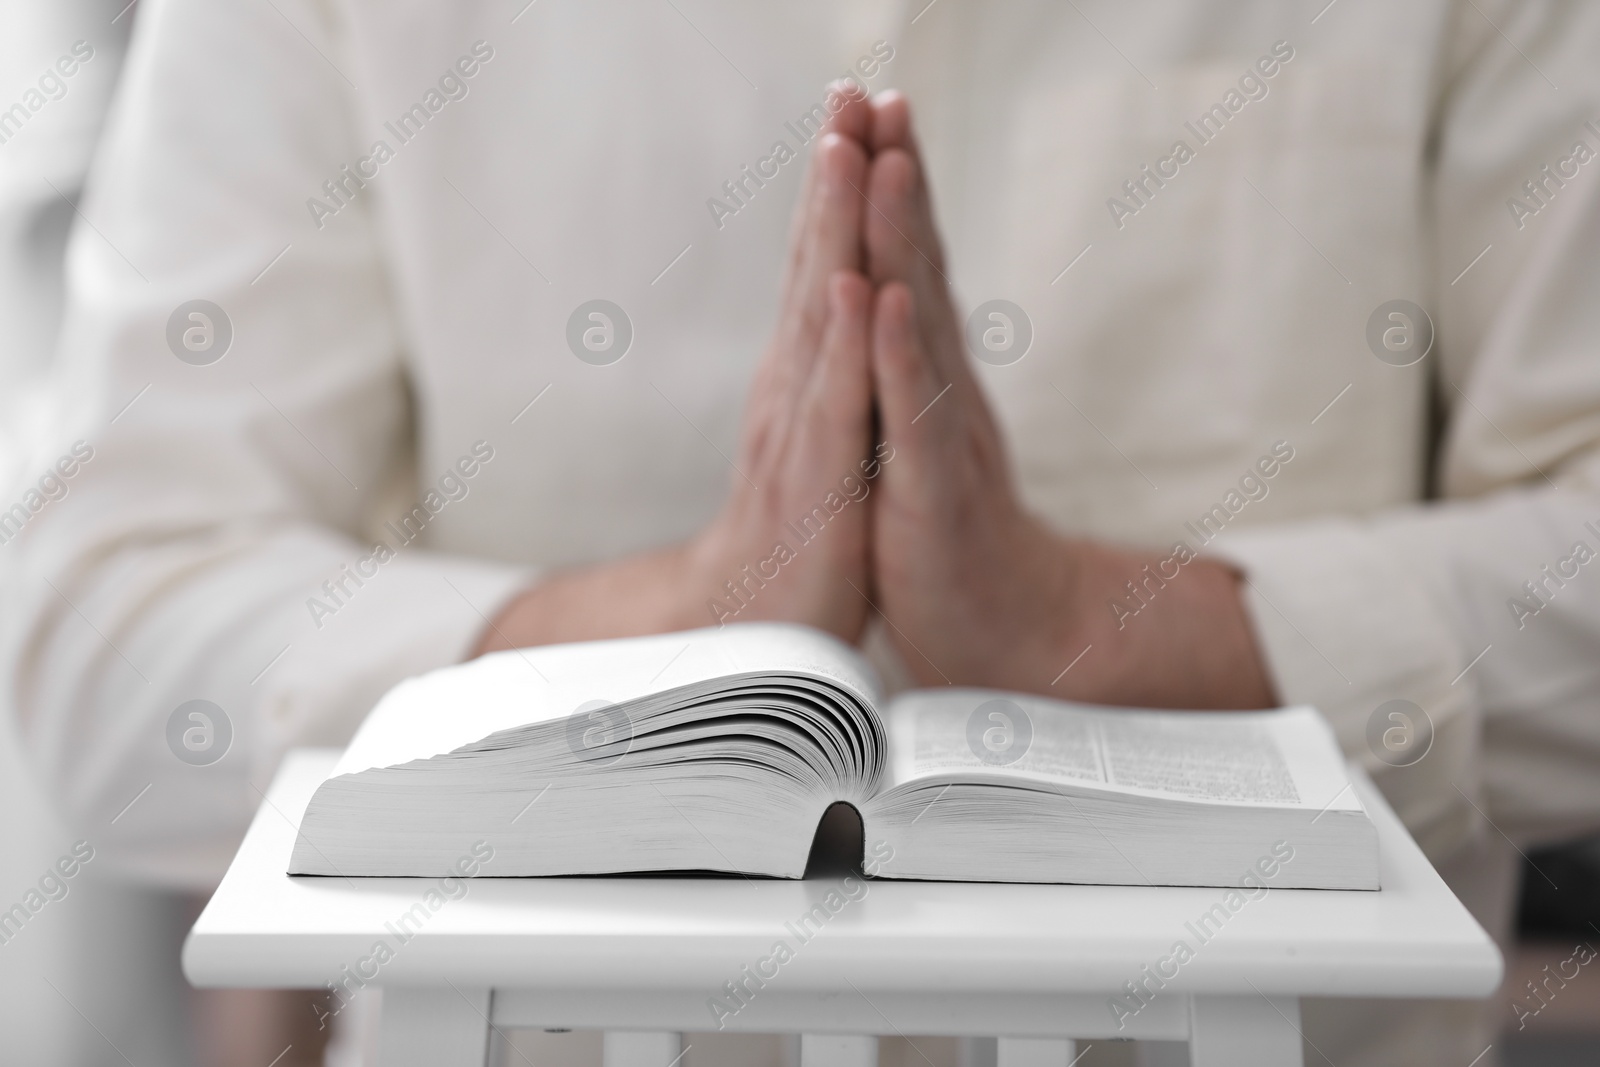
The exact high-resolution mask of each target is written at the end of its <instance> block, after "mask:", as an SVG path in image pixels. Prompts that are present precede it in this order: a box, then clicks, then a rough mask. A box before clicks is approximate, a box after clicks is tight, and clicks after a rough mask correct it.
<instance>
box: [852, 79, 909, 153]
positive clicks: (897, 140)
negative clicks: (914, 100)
mask: <svg viewBox="0 0 1600 1067" xmlns="http://www.w3.org/2000/svg"><path fill="white" fill-rule="evenodd" d="M864 143H866V144H867V146H868V147H869V148H870V149H871V150H872V153H873V155H877V154H878V153H879V152H883V151H885V150H887V149H890V148H903V149H905V150H906V151H907V152H910V153H911V154H912V155H913V156H920V153H919V152H918V151H917V143H916V139H915V136H914V134H913V133H912V130H911V103H910V101H908V100H907V99H906V95H905V94H904V93H902V92H900V91H899V90H898V89H888V90H885V91H884V92H881V93H879V94H878V95H877V96H874V97H873V98H872V121H871V125H870V138H869V139H868V140H867V141H866V142H864Z"/></svg>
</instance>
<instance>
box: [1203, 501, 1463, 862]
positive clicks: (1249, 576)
mask: <svg viewBox="0 0 1600 1067" xmlns="http://www.w3.org/2000/svg"><path fill="white" fill-rule="evenodd" d="M1205 554H1206V555H1210V556H1214V557H1217V558H1220V559H1223V560H1225V561H1227V562H1228V563H1231V564H1232V565H1233V566H1235V567H1237V568H1238V569H1239V570H1240V571H1242V572H1243V575H1244V579H1245V580H1244V584H1243V585H1242V586H1241V596H1242V599H1243V601H1244V605H1245V609H1246V612H1247V613H1248V615H1249V617H1250V620H1251V623H1252V626H1253V628H1254V631H1255V635H1256V642H1257V647H1258V648H1259V650H1260V652H1261V655H1262V658H1263V660H1264V661H1265V664H1266V667H1267V672H1268V675H1269V676H1270V677H1271V679H1272V681H1273V684H1274V685H1275V687H1276V689H1277V693H1278V698H1279V700H1280V701H1281V702H1282V703H1284V704H1310V705H1312V706H1313V707H1316V708H1317V709H1318V710H1320V711H1321V712H1322V714H1323V715H1324V716H1325V717H1326V718H1327V719H1328V721H1329V722H1330V723H1331V724H1332V726H1333V729H1334V733H1335V734H1336V735H1337V736H1338V738H1339V743H1340V745H1341V746H1342V747H1343V749H1344V751H1345V754H1346V755H1347V756H1349V757H1350V758H1352V759H1355V760H1358V761H1359V762H1360V763H1361V764H1362V766H1363V767H1365V768H1366V770H1367V771H1368V772H1369V773H1370V774H1371V775H1372V777H1373V780H1374V781H1375V782H1376V783H1377V785H1378V787H1379V788H1380V789H1381V790H1382V791H1383V794H1384V796H1385V797H1386V798H1387V799H1388V801H1389V803H1390V804H1391V805H1393V807H1394V809H1395V812H1396V813H1397V814H1398V815H1399V816H1400V819H1401V821H1402V822H1404V823H1405V825H1406V827H1407V828H1408V829H1409V830H1410V831H1411V833H1412V835H1413V836H1414V837H1415V838H1416V839H1417V842H1418V843H1419V844H1420V845H1421V846H1422V848H1423V850H1424V852H1426V853H1427V854H1428V855H1429V856H1430V857H1433V858H1438V857H1442V856H1444V855H1447V854H1449V853H1451V852H1453V851H1455V850H1456V849H1457V848H1459V847H1460V846H1461V845H1463V844H1465V843H1466V841H1467V840H1468V839H1469V838H1470V837H1471V836H1472V835H1473V834H1475V833H1477V832H1479V830H1480V829H1481V828H1480V826H1479V822H1480V819H1481V816H1480V815H1479V813H1478V811H1477V809H1476V808H1475V807H1474V803H1473V802H1472V801H1470V800H1469V797H1471V796H1473V795H1474V794H1475V793H1476V790H1477V775H1478V772H1479V761H1478V749H1479V739H1480V721H1481V711H1480V708H1479V702H1478V699H1477V695H1476V693H1475V691H1474V688H1473V684H1472V680H1471V678H1470V676H1469V675H1467V674H1466V672H1465V668H1466V667H1467V666H1468V662H1467V658H1468V656H1470V655H1472V653H1470V652H1465V650H1463V649H1461V648H1460V647H1458V642H1457V641H1455V640H1454V635H1453V633H1452V631H1451V628H1450V625H1449V620H1448V619H1447V618H1445V616H1444V615H1443V614H1442V612H1441V610H1440V606H1439V605H1437V604H1436V603H1435V602H1434V601H1433V600H1432V599H1431V598H1430V597H1429V596H1428V595H1427V593H1426V591H1425V590H1424V589H1423V587H1422V586H1421V585H1420V584H1419V583H1418V582H1416V581H1415V580H1414V579H1413V578H1412V577H1411V576H1410V575H1409V574H1408V573H1407V571H1406V568H1405V566H1404V564H1403V561H1402V559H1401V558H1400V557H1399V556H1398V555H1397V554H1396V553H1394V552H1392V551H1390V550H1389V549H1388V547H1387V546H1386V545H1385V543H1384V541H1383V538H1382V537H1381V535H1380V534H1379V533H1378V532H1377V531H1376V530H1375V529H1374V528H1373V527H1372V526H1371V525H1370V524H1363V523H1360V522H1356V521H1351V520H1347V519H1328V520H1318V521H1314V522H1306V523H1296V524H1292V525H1285V526H1275V527H1270V528H1262V529H1257V530H1250V529H1244V530H1236V531H1227V532H1224V533H1223V534H1222V535H1220V536H1219V537H1218V538H1217V539H1216V540H1214V541H1213V542H1211V544H1210V545H1209V546H1208V547H1207V549H1206V553H1205ZM1397 699H1398V700H1409V701H1411V702H1413V703H1414V704H1416V705H1417V706H1418V707H1420V708H1421V709H1422V711H1423V713H1424V714H1425V716H1426V718H1427V721H1428V722H1430V723H1431V724H1432V735H1433V736H1432V744H1431V746H1429V747H1428V748H1427V749H1426V750H1425V751H1424V752H1423V753H1422V754H1421V756H1420V757H1417V756H1416V754H1415V752H1414V751H1413V752H1408V753H1406V754H1405V755H1404V756H1403V757H1402V756H1397V755H1395V754H1393V753H1392V752H1387V751H1385V750H1384V745H1383V743H1382V736H1383V731H1384V729H1385V728H1387V727H1388V726H1390V725H1391V722H1392V720H1389V719H1388V717H1387V714H1384V715H1381V716H1379V719H1380V720H1381V722H1382V726H1380V727H1377V728H1375V729H1374V730H1373V731H1372V732H1371V733H1370V734H1369V721H1370V720H1372V719H1373V718H1374V715H1375V713H1376V712H1377V709H1378V707H1379V706H1380V705H1382V704H1384V703H1385V702H1386V701H1390V700H1397ZM1373 736H1375V737H1376V738H1377V740H1376V741H1373V740H1369V738H1370V737H1373ZM1384 756H1387V757H1388V758H1387V759H1385V758H1383V757H1384ZM1396 761H1401V762H1406V763H1407V765H1405V766H1395V765H1394V763H1395V762H1396Z"/></svg>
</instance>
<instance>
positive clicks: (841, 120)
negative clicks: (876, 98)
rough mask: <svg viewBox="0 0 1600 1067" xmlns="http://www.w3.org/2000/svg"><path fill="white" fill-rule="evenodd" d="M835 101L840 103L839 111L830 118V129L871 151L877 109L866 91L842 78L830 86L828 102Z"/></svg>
mask: <svg viewBox="0 0 1600 1067" xmlns="http://www.w3.org/2000/svg"><path fill="white" fill-rule="evenodd" d="M835 101H837V102H838V103H839V105H840V106H839V111H838V112H837V113H836V114H835V115H834V116H833V118H831V119H829V120H828V130H829V131H831V132H833V133H838V134H843V135H844V136H846V137H849V138H850V139H852V140H854V141H855V142H856V143H858V144H860V145H861V147H862V148H863V149H866V150H867V151H869V152H870V151H871V150H872V121H873V115H874V114H875V111H876V109H875V108H874V107H873V103H872V101H871V100H870V99H869V98H868V96H867V94H866V91H865V90H863V89H862V88H861V87H860V86H859V85H852V84H851V83H850V82H847V81H845V80H844V79H842V78H841V79H840V80H839V81H836V82H834V83H832V84H831V85H829V86H828V102H829V104H832V103H834V102H835Z"/></svg>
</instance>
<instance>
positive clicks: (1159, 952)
mask: <svg viewBox="0 0 1600 1067" xmlns="http://www.w3.org/2000/svg"><path fill="white" fill-rule="evenodd" d="M337 757H338V753H337V752H335V751H332V750H303V751H297V752H293V753H290V755H289V756H288V757H287V758H286V759H285V761H284V763H283V767H282V769H281V770H280V771H279V773H278V776H277V779H276V780H275V781H274V783H273V785H272V788H271V790H270V791H269V793H268V795H267V801H266V803H264V804H263V805H262V807H261V810H260V811H259V812H258V813H257V814H256V817H255V821H254V823H253V824H252V825H251V827H250V830H249V833H248V834H247V835H246V837H245V840H244V844H243V845H242V846H241V847H240V850H239V854H238V855H237V856H236V857H235V859H234V861H233V865H232V866H231V867H230V868H229V870H228V873H227V875H226V877H225V878H224V879H223V881H222V884H221V886H220V887H219V888H218V890H217V892H216V894H215V895H214V896H213V897H212V898H211V901H210V903H209V904H208V905H207V906H206V909H205V911H204V913H203V914H202V915H201V916H200V919H199V921H198V922H197V923H196V924H195V927H194V930H193V931H192V932H191V933H190V935H189V939H188V941H187V943H186V944H185V946H184V952H183V967H184V973H185V974H186V975H187V976H188V977H189V980H190V981H191V982H193V983H194V984H195V985H197V986H245V987H260V988H265V987H283V988H306V987H321V986H323V985H324V984H325V983H326V982H328V981H330V980H334V979H336V978H337V977H338V975H339V974H340V972H341V969H342V968H345V967H347V966H349V965H351V964H352V963H353V962H354V961H356V960H358V959H361V958H363V957H367V956H369V955H370V953H371V952H372V949H373V946H374V944H375V942H377V941H378V940H380V939H381V940H385V941H387V942H388V943H390V944H393V943H395V942H396V938H395V936H394V935H393V934H392V933H391V927H392V925H393V924H394V923H395V922H396V921H397V920H398V919H399V917H400V916H401V915H402V914H403V913H406V912H407V911H408V909H412V907H413V905H416V904H417V903H418V902H419V901H422V900H423V899H424V896H425V894H426V892H427V891H428V889H429V888H430V887H434V886H436V885H437V882H436V881H435V880H433V879H407V878H358V879H342V878H317V877H289V876H288V875H286V874H284V869H285V867H286V866H287V864H288V861H289V853H290V850H291V848H292V847H293V844H294V839H295V832H296V829H297V827H298V824H299V820H300V817H301V815H302V813H303V812H304V811H305V808H306V804H307V802H308V801H309V800H310V797H311V794H312V791H313V790H314V789H315V788H316V786H317V784H318V783H319V782H321V781H322V779H323V778H324V777H325V776H326V774H327V773H328V771H329V769H330V768H331V767H332V766H333V764H334V762H335V761H336V759H337ZM1353 773H1355V774H1356V775H1357V788H1358V789H1359V790H1360V792H1361V797H1362V800H1363V801H1364V803H1365V804H1366V805H1367V809H1368V811H1369V812H1370V813H1371V814H1372V818H1373V820H1374V822H1375V823H1376V824H1377V827H1378V835H1379V841H1380V849H1381V853H1382V880H1383V889H1382V890H1381V891H1379V892H1343V891H1331V890H1330V891H1313V890H1274V891H1272V892H1270V893H1268V894H1266V895H1265V896H1263V897H1261V898H1260V899H1258V900H1254V901H1251V902H1249V903H1248V904H1246V905H1245V906H1244V907H1243V908H1241V909H1240V910H1239V911H1238V912H1237V913H1236V914H1234V915H1233V916H1232V917H1231V918H1230V919H1229V920H1228V922H1227V924H1226V926H1225V928H1224V929H1223V930H1222V931H1221V933H1220V934H1218V935H1216V936H1215V937H1214V938H1213V939H1211V940H1209V941H1207V942H1206V943H1205V944H1203V945H1200V946H1199V947H1198V949H1197V950H1196V952H1195V954H1194V958H1193V959H1192V960H1190V961H1188V962H1187V963H1186V964H1185V965H1184V966H1183V968H1182V970H1181V973H1180V974H1179V975H1178V977H1177V978H1176V979H1175V980H1174V981H1173V982H1172V983H1170V984H1171V985H1173V986H1174V987H1175V988H1176V990H1177V991H1181V992H1186V993H1196V994H1224V993H1225V994H1233V993H1248V992H1250V991H1251V990H1253V989H1254V990H1266V991H1268V992H1271V993H1273V994H1284V995H1331V996H1395V997H1424V996H1427V997H1481V996H1486V995H1488V994H1489V993H1490V992H1492V991H1493V990H1494V988H1495V987H1496V985H1497V984H1498V983H1499V980H1500V973H1501V960H1500V956H1499V953H1498V952H1497V951H1496V949H1495V947H1494V945H1493V943H1492V942H1491V941H1490V939H1489V937H1488V936H1487V935H1486V934H1485V933H1484V931H1483V929H1482V928H1481V927H1480V926H1479V925H1478V924H1477V923H1476V922H1475V921H1474V920H1473V919H1472V917H1471V916H1470V915H1469V914H1468V913H1467V911H1466V909H1465V908H1464V907H1462V905H1461V904H1460V903H1459V902H1458V901H1457V900H1456V899H1455V897H1454V896H1453V895H1452V894H1451V893H1450V891H1449V889H1448V888H1446V886H1445V885H1444V883H1443V882H1442V881H1441V880H1440V878H1439V876H1438V875H1437V874H1436V873H1435V872H1434V870H1433V868H1432V867H1431V866H1430V865H1429V864H1428V862H1427V860H1426V859H1425V858H1424V857H1423V856H1422V853H1421V852H1420V851H1419V850H1418V848H1417V846H1416V844H1415V843H1414V842H1413V841H1412V840H1411V838H1410V836H1409V835H1408V834H1407V833H1406V831H1405V829H1404V828H1403V827H1402V826H1401V825H1400V822H1399V820H1398V819H1396V817H1395V815H1394V813H1393V812H1392V811H1390V809H1389V807H1388V805H1387V804H1385V803H1384V801H1383V799H1382V797H1381V796H1380V795H1379V793H1378V792H1377V790H1376V789H1374V788H1373V787H1372V786H1371V784H1370V782H1369V781H1368V780H1367V779H1366V778H1365V776H1364V775H1361V774H1360V772H1359V771H1355V772H1353ZM492 867H493V864H492V863H491V864H489V865H488V867H486V868H485V869H484V870H485V874H486V875H487V874H489V873H490V872H491V871H492ZM465 885H466V889H465V892H464V895H461V896H459V898H458V899H450V900H446V901H445V902H444V903H443V905H442V906H441V907H439V908H438V909H437V911H434V912H431V913H428V915H427V917H426V921H425V923H423V924H422V931H421V932H420V933H419V934H417V935H416V936H415V937H413V938H411V939H410V940H408V941H406V942H405V943H404V945H403V946H402V947H400V948H399V949H398V951H396V952H395V953H394V958H393V959H390V960H386V961H385V962H384V964H383V966H382V968H381V976H380V977H379V978H377V979H376V980H377V981H378V982H379V983H381V984H384V985H392V986H419V985H443V984H444V983H446V982H449V983H453V984H456V985H463V986H465V985H471V986H474V987H482V988H491V987H492V988H502V989H521V990H541V989H542V990H550V991H559V990H572V989H589V990H597V991H598V990H607V989H613V990H615V989H624V988H625V989H632V990H638V989H662V990H683V991H689V990H706V989H712V990H715V989H717V988H719V987H721V986H722V984H723V983H724V982H725V981H726V980H728V979H729V978H733V977H737V975H738V973H739V969H740V968H741V967H742V966H744V965H745V964H749V963H751V962H752V961H755V960H756V959H758V958H760V957H763V956H767V955H769V954H770V953H771V951H772V947H773V944H774V942H775V941H776V940H778V939H779V938H786V939H788V940H789V941H791V942H793V941H794V940H795V939H794V937H793V935H792V934H790V933H789V932H788V931H789V928H788V927H787V926H786V925H785V924H786V923H790V922H793V921H794V920H796V919H798V918H799V917H800V916H801V915H802V914H803V913H805V912H806V911H808V910H809V909H810V908H811V907H812V906H813V905H814V904H816V903H817V902H818V901H819V900H821V899H822V897H823V895H824V894H826V893H827V892H828V891H829V890H830V889H834V888H836V887H837V886H838V885H839V881H838V879H837V878H829V879H810V880H804V881H781V880H772V879H746V878H740V877H726V878H715V877H678V878H667V877H648V878H642V877H640V878H493V877H478V878H474V879H471V880H470V881H468V882H467V883H465ZM866 886H867V890H866V893H865V895H861V896H860V899H858V900H854V901H851V902H849V903H847V904H846V905H845V906H844V907H843V908H841V909H840V910H839V911H838V913H837V914H836V915H834V916H833V917H832V919H831V920H829V921H828V922H827V924H826V926H825V928H824V929H823V930H822V931H821V932H820V933H818V934H816V935H815V936H814V937H812V938H811V939H810V940H808V941H807V942H806V943H805V944H804V946H803V947H802V948H801V949H800V950H799V951H798V952H797V953H796V955H795V958H794V959H792V960H791V961H788V962H787V963H786V964H785V965H784V966H783V969H782V974H783V982H784V984H785V986H786V987H787V988H790V989H796V990H804V989H810V990H827V989H838V988H842V987H843V986H844V985H845V984H846V983H848V984H849V985H851V986H853V987H855V988H856V989H858V990H864V991H871V990H874V989H877V990H884V991H890V992H899V993H957V992H970V993H1001V992H1008V991H1026V992H1029V993H1032V994H1052V993H1096V992H1106V991H1112V990H1118V989H1121V988H1122V986H1123V983H1125V982H1127V981H1128V980H1130V979H1133V978H1136V977H1137V975H1138V972H1139V969H1140V968H1141V967H1143V966H1144V965H1146V964H1151V965H1154V964H1155V962H1156V961H1157V960H1158V959H1160V958H1162V957H1164V956H1167V955H1168V954H1169V953H1170V951H1171V950H1172V947H1173V944H1174V942H1175V941H1177V940H1179V939H1180V938H1181V939H1183V940H1185V941H1188V942H1189V943H1190V944H1191V945H1194V944H1196V938H1195V936H1194V935H1193V933H1192V932H1191V931H1190V930H1189V928H1188V927H1187V926H1186V925H1185V924H1186V923H1190V922H1192V921H1194V920H1196V919H1197V918H1198V917H1199V916H1200V915H1201V914H1202V913H1204V912H1206V911H1207V910H1208V909H1210V908H1211V907H1212V906H1213V905H1214V904H1216V903H1218V902H1219V901H1220V900H1221V899H1222V897H1223V894H1224V892H1225V890H1222V889H1216V888H1210V889H1180V888H1164V887H1162V888H1157V887H1126V886H1076V885H1062V886H1041V885H996V884H978V883H948V882H896V881H889V880H874V881H869V882H867V883H866ZM858 895H859V893H858ZM437 899H438V898H435V900H436V901H437ZM424 910H425V911H426V908H424Z"/></svg>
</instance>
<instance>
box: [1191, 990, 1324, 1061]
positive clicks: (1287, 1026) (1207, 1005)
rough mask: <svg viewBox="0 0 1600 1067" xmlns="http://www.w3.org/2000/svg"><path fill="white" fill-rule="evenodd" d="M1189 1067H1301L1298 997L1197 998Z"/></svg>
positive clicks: (1192, 1020) (1192, 1013)
mask: <svg viewBox="0 0 1600 1067" xmlns="http://www.w3.org/2000/svg"><path fill="white" fill-rule="evenodd" d="M1189 1012H1190V1014H1189V1067H1238V1065H1239V1064H1244V1063H1248V1064H1250V1065H1251V1067H1303V1064H1304V1060H1303V1059H1302V1057H1301V1051H1300V1001H1299V998H1297V997H1273V998H1271V999H1268V998H1267V997H1264V996H1256V995H1251V996H1244V997H1208V996H1196V997H1195V998H1194V999H1193V1000H1192V1001H1191V1006H1190V1009H1189Z"/></svg>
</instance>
